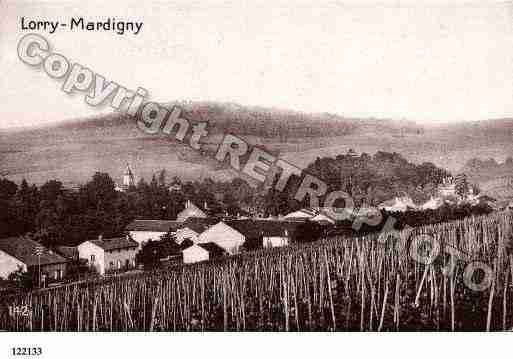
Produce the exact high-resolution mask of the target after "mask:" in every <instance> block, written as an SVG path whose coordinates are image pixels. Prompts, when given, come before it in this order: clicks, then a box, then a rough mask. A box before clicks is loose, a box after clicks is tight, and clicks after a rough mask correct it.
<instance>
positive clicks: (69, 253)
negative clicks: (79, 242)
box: [55, 246, 78, 259]
mask: <svg viewBox="0 0 513 359" xmlns="http://www.w3.org/2000/svg"><path fill="white" fill-rule="evenodd" d="M55 251H56V252H59V254H60V255H61V256H63V257H65V258H68V259H73V258H78V248H77V247H73V246H58V247H57V248H55Z"/></svg>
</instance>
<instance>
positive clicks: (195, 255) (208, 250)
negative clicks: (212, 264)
mask: <svg viewBox="0 0 513 359" xmlns="http://www.w3.org/2000/svg"><path fill="white" fill-rule="evenodd" d="M226 254H227V253H226V251H225V250H224V249H223V248H221V247H220V246H218V245H217V244H215V243H212V242H207V243H198V244H193V245H192V246H190V247H189V248H186V249H184V250H183V252H182V255H183V262H184V263H186V264H187V263H196V262H202V261H208V260H211V259H214V258H219V257H222V256H225V255H226Z"/></svg>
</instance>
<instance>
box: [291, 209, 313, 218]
mask: <svg viewBox="0 0 513 359" xmlns="http://www.w3.org/2000/svg"><path fill="white" fill-rule="evenodd" d="M315 215H316V212H315V211H313V210H311V209H307V208H303V209H300V210H299V211H295V212H291V213H289V214H287V215H286V216H285V217H284V218H285V219H287V220H309V219H312V218H313V217H315Z"/></svg>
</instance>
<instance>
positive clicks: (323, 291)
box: [0, 212, 513, 331]
mask: <svg viewBox="0 0 513 359" xmlns="http://www.w3.org/2000/svg"><path fill="white" fill-rule="evenodd" d="M512 224H513V214H512V213H510V212H499V213H493V214H491V215H487V216H481V217H470V218H465V219H463V220H459V221H455V222H448V223H442V224H437V225H431V226H424V227H418V228H415V229H414V230H413V232H412V233H407V232H401V233H395V235H389V236H388V237H387V238H388V239H386V240H383V236H382V237H380V238H378V235H377V234H376V235H369V236H365V237H360V238H342V237H340V238H330V239H324V240H321V241H318V242H314V243H310V244H304V245H298V246H291V247H287V248H280V249H274V250H266V251H264V250H261V251H258V252H252V253H247V254H244V255H240V256H234V257H230V258H227V259H224V260H222V261H218V262H213V263H203V264H196V265H190V266H184V267H181V268H179V269H175V270H169V271H166V272H155V273H145V274H139V275H134V276H126V277H123V278H116V279H109V280H103V281H96V282H86V283H78V284H70V285H65V286H62V287H58V288H53V289H47V290H41V291H35V292H31V293H27V294H23V295H17V296H13V297H9V298H3V299H2V300H1V303H0V329H3V330H12V331H212V330H228V331H243V330H246V331H346V330H349V331H401V330H402V331H404V330H429V331H433V330H434V331H451V330H456V331H458V330H494V331H495V330H510V329H511V328H512V327H513V304H512V300H511V298H513V293H512V285H511V283H512V276H513V257H512V256H510V254H509V246H510V241H511V236H512ZM419 235H428V236H430V237H431V238H432V239H434V240H435V241H436V243H438V244H439V245H440V254H439V255H438V256H436V258H433V261H432V262H430V264H428V265H425V264H424V263H421V262H419V261H418V260H414V259H412V255H411V247H412V246H411V243H412V240H413V239H414V238H417V237H418V236H419ZM398 238H402V239H403V241H401V240H397V239H398ZM379 239H381V240H379ZM400 243H402V244H403V245H398V244H400ZM448 249H453V250H454V249H457V250H458V251H459V252H460V253H464V258H462V257H461V256H459V257H458V259H455V256H453V255H450V254H448V252H450V250H448ZM476 261H478V262H479V263H484V264H486V266H487V267H488V268H490V273H491V276H490V283H489V284H490V285H488V286H486V287H485V288H481V289H480V290H475V288H474V289H471V288H469V286H468V285H466V283H465V280H464V273H465V272H466V271H467V270H468V266H469V263H477V262H476ZM451 269H452V270H451ZM479 273H481V272H477V274H476V278H474V281H475V282H479ZM481 277H483V278H484V277H485V275H484V274H483V275H482V276H481ZM20 307H25V308H28V312H27V313H23V312H21V311H20V312H13V311H12V310H11V309H12V308H20Z"/></svg>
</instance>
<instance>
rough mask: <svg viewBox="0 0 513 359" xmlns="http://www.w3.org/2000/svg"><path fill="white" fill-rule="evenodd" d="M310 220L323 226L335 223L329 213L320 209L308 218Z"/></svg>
mask: <svg viewBox="0 0 513 359" xmlns="http://www.w3.org/2000/svg"><path fill="white" fill-rule="evenodd" d="M310 220H311V221H314V222H317V223H319V224H320V225H323V226H329V225H333V224H335V219H334V218H333V217H332V216H331V215H330V213H329V212H328V211H325V210H321V211H320V212H319V213H318V214H316V215H315V216H313V217H312V218H310Z"/></svg>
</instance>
